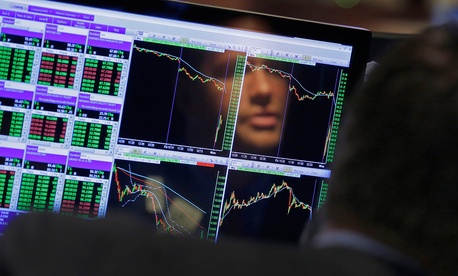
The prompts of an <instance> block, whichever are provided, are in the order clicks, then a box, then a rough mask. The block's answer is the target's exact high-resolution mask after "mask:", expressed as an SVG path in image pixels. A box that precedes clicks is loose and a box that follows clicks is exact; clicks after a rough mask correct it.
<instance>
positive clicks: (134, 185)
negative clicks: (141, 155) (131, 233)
mask: <svg viewBox="0 0 458 276" xmlns="http://www.w3.org/2000/svg"><path fill="white" fill-rule="evenodd" d="M115 164H116V165H115V166H114V168H113V176H112V185H111V190H110V200H109V208H108V211H110V210H113V209H122V210H124V211H128V212H133V213H135V214H136V215H139V214H142V215H144V216H145V219H147V220H150V221H151V222H152V223H154V225H155V227H156V229H157V230H158V232H160V233H163V234H170V235H175V236H186V237H194V238H200V239H202V238H206V237H207V236H208V231H209V229H208V228H209V221H210V217H211V209H212V201H213V197H214V192H215V185H216V183H215V181H216V179H217V174H218V172H219V171H218V170H214V169H212V168H205V167H194V166H192V167H189V166H188V167H189V168H186V167H185V166H184V165H180V164H173V163H162V164H159V165H158V164H149V163H139V162H132V161H126V160H116V162H115ZM176 171H180V175H177V174H176V173H174V172H176ZM191 179H193V181H195V182H190V181H191ZM197 184H198V185H199V186H198V187H197V186H195V185H197Z"/></svg>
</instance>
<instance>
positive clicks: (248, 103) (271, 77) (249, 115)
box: [236, 59, 289, 154]
mask: <svg viewBox="0 0 458 276" xmlns="http://www.w3.org/2000/svg"><path fill="white" fill-rule="evenodd" d="M273 68H274V67H273ZM270 69H271V68H270V65H269V64H268V63H267V62H266V61H265V60H260V59H258V60H257V61H256V60H255V59H251V65H250V66H247V68H246V75H245V78H244V82H243V87H242V94H241V99H240V108H239V115H238V119H237V126H236V143H238V144H239V146H240V150H243V151H248V152H256V153H261V154H267V153H272V152H275V150H276V149H277V147H278V144H279V142H280V137H281V131H282V127H283V119H284V112H285V106H286V98H287V93H288V83H289V82H288V80H289V79H287V78H284V77H282V76H281V75H280V74H279V73H276V72H272V71H271V70H270Z"/></svg>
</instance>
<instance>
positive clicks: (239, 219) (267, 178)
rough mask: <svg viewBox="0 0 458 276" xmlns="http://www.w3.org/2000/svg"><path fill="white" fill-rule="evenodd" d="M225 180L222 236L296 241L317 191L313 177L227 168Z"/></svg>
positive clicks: (310, 212)
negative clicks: (230, 169) (229, 169)
mask: <svg viewBox="0 0 458 276" xmlns="http://www.w3.org/2000/svg"><path fill="white" fill-rule="evenodd" d="M227 183H228V184H227V186H226V191H225V197H224V203H223V208H222V211H221V218H220V225H219V226H220V228H219V235H220V236H223V237H224V236H232V235H236V236H242V237H245V238H246V237H249V238H255V239H272V238H273V239H275V240H285V241H295V240H296V239H298V238H299V236H300V233H301V232H302V228H303V226H304V225H305V224H306V223H307V221H308V220H309V219H310V217H311V214H312V210H313V209H314V207H313V206H314V204H315V201H316V197H317V193H318V190H319V189H318V187H319V183H318V182H317V181H316V179H313V178H307V177H301V178H295V177H286V176H278V175H260V174H256V173H251V172H242V171H230V172H229V174H228V182H227ZM298 221H302V222H303V224H301V223H298Z"/></svg>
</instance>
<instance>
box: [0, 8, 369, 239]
mask: <svg viewBox="0 0 458 276" xmlns="http://www.w3.org/2000/svg"><path fill="white" fill-rule="evenodd" d="M134 6H135V5H128V3H127V2H126V7H122V6H116V7H114V6H113V7H110V6H101V5H100V4H99V6H98V7H95V6H89V4H87V5H86V4H84V5H82V4H75V3H73V4H72V3H66V2H65V1H28V0H8V1H1V2H0V17H1V25H0V28H1V29H0V33H1V41H0V54H1V55H0V58H1V60H2V62H1V63H0V212H1V225H2V228H1V229H0V232H1V231H3V229H4V228H5V227H7V225H8V223H9V222H10V221H11V220H13V219H14V218H15V217H16V216H18V215H21V214H23V213H28V212H54V213H60V214H63V215H71V216H78V217H81V218H84V219H104V218H106V217H109V216H111V215H113V214H117V213H119V212H122V213H129V214H131V215H132V216H138V217H141V218H143V219H145V220H149V221H150V222H151V223H153V224H154V225H155V226H156V228H157V230H158V232H160V233H164V234H165V235H167V234H168V235H177V236H185V237H190V238H196V239H205V240H210V241H214V242H217V241H218V240H221V239H224V238H226V237H240V238H246V239H257V240H272V241H281V242H293V243H294V242H297V241H298V239H299V236H300V233H301V232H302V230H303V228H304V226H305V225H306V224H307V222H308V221H309V220H310V219H311V218H312V217H313V213H314V212H315V211H316V210H318V209H319V208H320V206H321V205H322V204H323V203H324V202H325V200H326V191H327V189H328V185H329V182H328V179H329V177H330V175H331V174H332V161H333V157H334V151H335V146H336V144H335V143H336V139H337V137H338V135H339V126H340V123H341V121H342V118H343V117H344V116H345V105H346V102H347V99H348V97H351V90H352V89H353V88H354V87H355V86H356V85H357V83H358V81H359V79H360V78H361V77H362V76H363V74H364V69H365V66H366V62H367V61H368V57H369V50H370V40H371V32H370V31H369V30H366V29H362V28H357V27H350V26H339V25H332V24H326V23H321V22H312V21H306V20H298V19H292V18H287V17H279V16H273V15H266V14H260V13H253V12H247V11H240V10H231V9H223V8H217V7H211V6H204V5H197V4H191V3H185V2H175V1H153V2H150V3H148V4H145V5H143V6H142V9H141V10H134V8H133V7H134Z"/></svg>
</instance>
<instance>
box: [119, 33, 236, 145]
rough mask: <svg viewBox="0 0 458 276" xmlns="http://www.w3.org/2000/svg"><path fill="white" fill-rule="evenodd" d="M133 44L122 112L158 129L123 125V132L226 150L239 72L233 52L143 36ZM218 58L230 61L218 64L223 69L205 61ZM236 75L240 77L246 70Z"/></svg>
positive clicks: (122, 133) (124, 134) (146, 139)
mask: <svg viewBox="0 0 458 276" xmlns="http://www.w3.org/2000/svg"><path fill="white" fill-rule="evenodd" d="M134 49H135V50H134V51H133V53H132V64H134V65H133V66H132V67H131V68H132V69H131V71H130V72H129V83H130V85H129V87H128V91H127V93H126V99H125V106H124V114H125V115H124V117H129V116H130V115H134V114H135V116H136V117H137V118H138V120H139V122H138V123H137V124H136V125H137V126H138V125H142V126H144V127H151V128H154V132H153V131H151V132H145V131H143V130H141V129H140V130H139V129H134V128H130V127H129V126H128V125H124V127H123V128H122V129H121V132H120V135H121V137H125V138H134V139H138V140H144V141H155V142H162V143H169V144H177V145H184V146H194V147H200V148H208V149H214V150H222V148H223V144H224V135H225V132H226V128H228V129H229V132H231V133H232V129H233V127H230V126H228V124H231V123H230V122H228V116H231V115H228V113H229V108H230V106H229V102H230V101H231V100H232V97H237V95H234V96H233V93H232V82H229V84H228V80H229V79H230V80H232V79H233V78H234V75H236V74H237V73H236V72H237V69H236V65H235V62H234V61H233V60H232V59H231V58H229V56H230V55H233V54H235V53H231V51H226V52H223V53H221V52H210V51H202V50H197V49H191V48H186V47H177V46H172V45H164V44H156V43H150V42H143V41H137V42H136V43H135V46H134ZM216 59H218V60H219V59H222V60H225V61H226V62H225V63H224V64H222V65H218V67H221V68H220V69H221V70H223V72H224V73H223V74H219V73H218V74H217V73H215V72H216V71H218V70H216V71H215V70H214V69H209V68H208V66H207V65H206V63H208V62H211V61H212V60H216ZM215 66H216V65H215ZM218 72H219V71H218ZM238 75H239V77H240V78H241V76H242V73H241V72H240V73H239V74H238ZM151 94H153V95H154V94H157V96H151ZM152 98H154V99H156V100H155V101H151V100H150V99H152ZM234 112H235V110H234ZM232 116H235V114H234V115H232Z"/></svg>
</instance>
